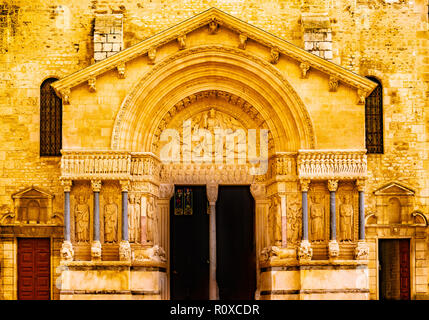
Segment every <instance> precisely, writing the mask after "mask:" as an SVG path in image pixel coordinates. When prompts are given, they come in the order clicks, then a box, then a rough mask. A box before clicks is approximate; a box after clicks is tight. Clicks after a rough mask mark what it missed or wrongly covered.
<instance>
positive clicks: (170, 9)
mask: <svg viewBox="0 0 429 320" xmlns="http://www.w3.org/2000/svg"><path fill="white" fill-rule="evenodd" d="M213 6H214V7H217V8H219V9H220V10H223V11H225V12H227V13H229V14H231V15H234V16H236V17H238V18H240V19H242V20H244V21H246V22H248V23H251V24H253V25H255V26H258V27H260V28H262V29H264V30H266V31H269V32H272V33H273V34H275V35H276V36H279V37H281V38H283V39H285V40H287V41H289V42H291V43H293V44H295V45H298V46H300V47H303V48H304V35H303V28H302V25H301V19H300V17H301V13H304V12H305V13H309V12H310V13H317V12H319V13H327V14H328V16H329V19H330V27H331V30H332V33H331V34H332V53H333V58H332V61H333V62H335V63H338V64H340V65H342V66H344V67H345V68H348V69H351V70H353V71H355V72H357V73H359V74H361V75H364V76H366V75H371V76H375V77H377V78H378V79H379V80H380V81H381V82H382V84H383V102H384V106H383V107H384V151H385V152H384V154H383V155H369V156H368V168H369V177H370V178H369V181H368V184H367V187H366V210H367V212H374V211H375V197H374V196H373V195H372V192H373V191H374V190H376V189H377V188H379V187H381V186H383V185H385V184H387V183H388V182H390V181H397V182H399V183H401V184H403V185H405V186H407V187H409V188H411V189H413V190H414V191H415V192H416V193H415V203H414V204H413V209H420V210H422V211H423V212H424V213H425V214H426V215H428V214H429V211H428V208H429V176H428V175H429V174H428V172H429V158H428V149H429V141H428V137H429V115H428V112H427V110H426V111H425V107H427V106H428V102H429V100H428V96H429V89H428V83H429V58H428V57H429V52H428V51H429V50H428V49H429V45H428V38H429V37H428V35H429V34H428V9H427V3H426V1H425V0H415V1H410V0H389V1H387V0H354V1H348V0H347V1H346V0H326V1H315V0H291V1H281V0H277V1H262V0H258V1H252V2H250V1H242V0H231V1H221V0H208V1H203V2H199V1H191V0H181V1H161V0H151V1H148V0H145V1H130V0H128V1H118V0H112V1H97V0H92V1H89V0H79V1H67V3H65V2H60V1H56V0H55V1H49V2H46V1H40V0H33V1H29V0H4V1H3V2H2V4H0V87H1V88H2V89H1V90H0V115H1V117H0V127H1V130H0V142H1V143H0V214H1V213H3V212H6V211H8V210H12V198H11V195H12V194H13V193H15V192H17V191H19V190H21V189H24V188H26V187H28V186H31V185H35V186H39V187H42V188H44V189H45V190H48V191H49V192H51V193H52V194H54V195H55V197H54V210H53V211H54V212H56V211H62V207H63V198H62V197H63V196H62V188H61V186H60V185H59V182H58V177H59V174H60V168H59V158H55V157H50V158H49V157H40V156H39V87H40V84H41V83H42V82H43V80H45V79H46V78H48V77H57V78H61V77H63V76H65V75H67V74H70V73H72V72H75V71H77V70H80V69H82V68H84V67H86V66H88V65H89V64H91V61H92V59H93V52H94V39H93V37H92V33H93V27H94V26H93V23H94V18H95V14H97V13H98V14H100V13H114V14H123V17H124V19H123V42H124V48H128V47H130V46H131V45H133V44H136V43H137V42H139V41H141V40H143V39H146V38H147V37H150V36H152V35H154V34H156V33H158V32H160V31H162V30H164V29H167V28H168V27H171V26H173V25H175V24H176V23H179V22H181V21H183V20H185V19H187V18H190V17H192V16H194V15H195V14H198V13H200V12H201V11H203V10H205V9H208V8H210V7H213ZM426 109H427V108H426ZM339 120H340V121H339V124H338V125H339V126H342V125H346V124H343V123H342V122H341V119H339ZM11 245H12V243H9V242H8V243H4V244H3V246H5V248H2V249H4V250H2V253H1V255H0V257H3V259H2V261H1V264H0V266H1V267H2V270H1V271H0V272H1V275H2V276H3V280H2V283H3V292H2V293H0V297H4V298H6V299H10V298H13V297H14V296H13V294H12V293H13V292H14V290H16V284H15V283H14V281H13V278H12V277H13V275H11V272H12V271H10V270H9V269H7V268H8V264H10V263H9V262H7V261H10V260H8V259H5V257H8V256H9V255H12V254H13V253H12V251H8V250H9V249H7V248H10V246H11ZM6 247H7V248H6ZM6 249H7V250H6ZM426 252H427V250H426ZM371 254H372V257H373V259H372V260H371V263H370V266H369V267H370V287H371V298H375V297H376V291H375V290H376V289H375V286H376V280H375V279H376V272H377V269H376V257H375V256H376V255H375V247H374V250H372V253H371ZM426 258H427V257H426ZM425 263H427V260H426V262H425ZM3 267H4V268H3ZM419 276H420V277H427V275H419Z"/></svg>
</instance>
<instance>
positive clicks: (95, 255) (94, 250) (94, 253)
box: [91, 241, 101, 261]
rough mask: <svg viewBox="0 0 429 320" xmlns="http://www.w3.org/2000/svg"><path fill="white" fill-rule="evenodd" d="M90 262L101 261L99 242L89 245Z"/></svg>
mask: <svg viewBox="0 0 429 320" xmlns="http://www.w3.org/2000/svg"><path fill="white" fill-rule="evenodd" d="M91 260H92V261H101V243H100V241H94V242H93V243H92V245H91Z"/></svg>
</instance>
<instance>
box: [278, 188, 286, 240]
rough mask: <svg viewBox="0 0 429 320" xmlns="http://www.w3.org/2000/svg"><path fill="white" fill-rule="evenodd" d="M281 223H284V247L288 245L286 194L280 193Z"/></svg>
mask: <svg viewBox="0 0 429 320" xmlns="http://www.w3.org/2000/svg"><path fill="white" fill-rule="evenodd" d="M280 206H281V223H282V248H286V247H287V212H286V195H285V194H280Z"/></svg>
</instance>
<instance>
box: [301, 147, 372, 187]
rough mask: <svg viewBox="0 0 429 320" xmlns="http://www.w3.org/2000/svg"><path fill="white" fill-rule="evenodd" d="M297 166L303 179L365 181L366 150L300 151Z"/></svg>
mask: <svg viewBox="0 0 429 320" xmlns="http://www.w3.org/2000/svg"><path fill="white" fill-rule="evenodd" d="M297 166H298V176H299V177H300V178H301V179H303V178H306V179H312V180H315V179H316V180H328V179H335V180H347V179H353V180H354V179H356V178H361V179H365V178H366V175H367V160H366V150H299V151H298V160H297Z"/></svg>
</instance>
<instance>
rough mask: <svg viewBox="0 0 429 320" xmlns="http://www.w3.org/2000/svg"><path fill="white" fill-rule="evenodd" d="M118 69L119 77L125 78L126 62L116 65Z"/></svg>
mask: <svg viewBox="0 0 429 320" xmlns="http://www.w3.org/2000/svg"><path fill="white" fill-rule="evenodd" d="M116 70H117V71H118V78H119V79H125V71H126V68H125V62H124V61H122V62H121V63H119V64H118V66H117V67H116Z"/></svg>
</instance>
